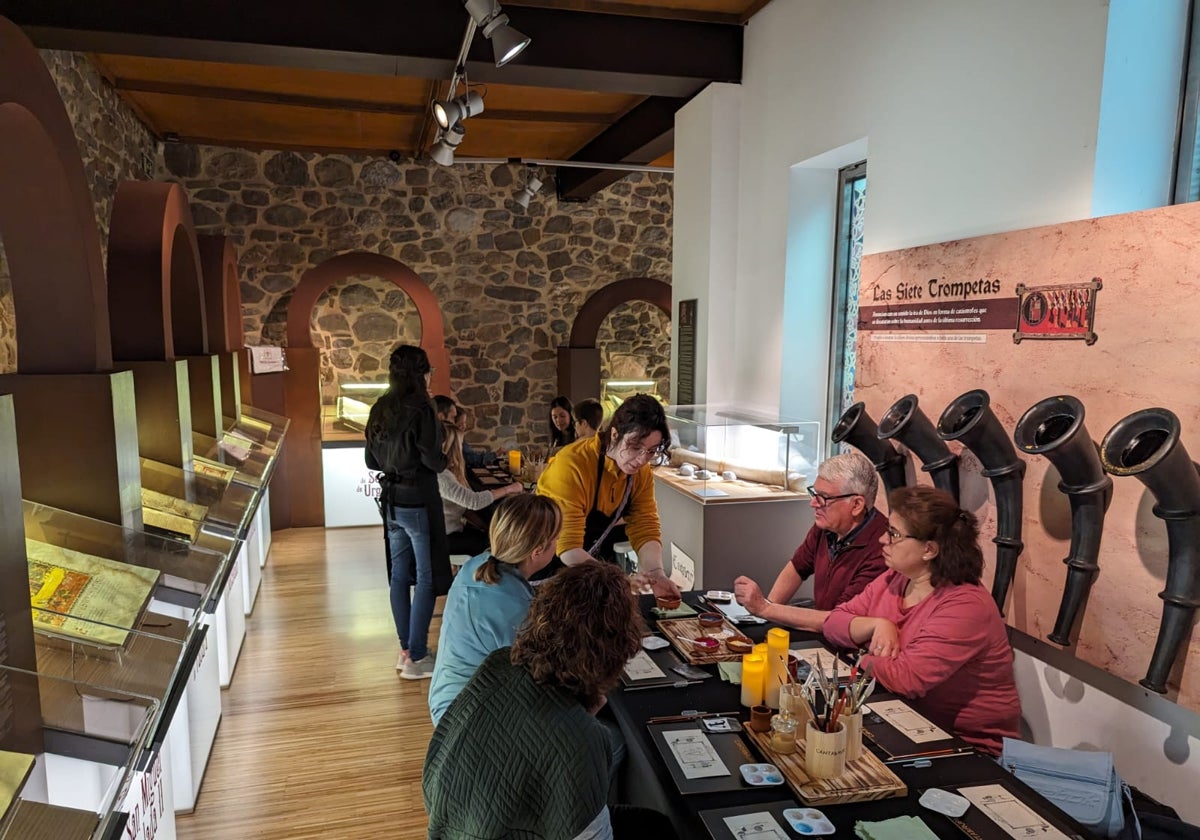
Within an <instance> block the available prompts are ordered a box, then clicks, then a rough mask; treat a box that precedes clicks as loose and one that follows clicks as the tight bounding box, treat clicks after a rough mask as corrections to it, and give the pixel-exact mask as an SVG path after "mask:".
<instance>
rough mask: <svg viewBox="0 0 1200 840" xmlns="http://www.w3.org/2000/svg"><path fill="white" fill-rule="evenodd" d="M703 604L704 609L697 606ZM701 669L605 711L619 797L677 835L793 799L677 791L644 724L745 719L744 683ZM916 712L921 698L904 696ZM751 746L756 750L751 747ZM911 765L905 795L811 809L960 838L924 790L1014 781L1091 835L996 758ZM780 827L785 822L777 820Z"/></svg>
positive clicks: (761, 630) (782, 790) (799, 634)
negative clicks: (905, 821)
mask: <svg viewBox="0 0 1200 840" xmlns="http://www.w3.org/2000/svg"><path fill="white" fill-rule="evenodd" d="M698 595H699V593H695V592H689V593H685V594H684V600H685V602H687V603H689V604H691V605H693V606H697V605H698V601H697V599H698ZM642 607H643V611H644V613H645V615H646V617H647V623H648V624H649V626H650V627H651V628H653V627H654V619H653V617H652V616H651V613H650V610H651V608H652V607H653V598H651V597H650V596H643V597H642ZM701 608H703V607H701ZM772 626H774V625H768V624H760V625H749V626H742V627H741V630H742V631H743V632H744V633H745V634H746V635H747V636H749V637H750V638H752V639H754V640H755V641H756V642H759V641H763V640H764V639H765V638H766V633H767V630H768V629H769V628H770V627H772ZM790 633H791V639H792V647H796V646H797V643H801V642H805V641H809V642H811V641H813V640H818V639H820V636H819V635H817V634H815V633H808V632H804V631H801V630H790ZM705 670H708V671H711V672H713V673H714V676H713V677H711V678H709V679H706V680H704V681H703V682H700V683H696V684H693V685H689V686H687V687H684V688H657V689H654V688H651V689H639V690H634V691H629V690H625V689H622V688H617V689H615V690H614V691H613V692H612V694H610V695H609V698H608V705H607V707H606V708H607V709H608V713H609V714H611V716H612V717H613V718H614V719H615V720H616V722H617V724H619V726H620V728H621V733H622V735H623V736H624V738H625V744H626V753H627V754H626V758H625V763H624V765H623V767H622V768H621V771H620V776H619V780H618V781H619V786H618V794H619V801H621V802H624V803H628V804H632V805H640V806H643V807H648V808H654V809H655V810H658V811H661V812H662V813H664V814H666V815H668V816H669V817H670V818H671V821H672V823H673V824H674V825H675V829H676V831H677V832H678V833H679V836H680V837H681V838H689V840H690V838H705V837H708V836H709V833H708V831H707V829H706V828H705V827H704V824H703V822H702V820H701V818H700V816H699V814H700V812H701V811H708V810H712V809H716V808H730V807H734V806H747V805H757V804H765V803H770V802H777V801H779V800H782V799H795V797H794V795H793V794H792V791H791V789H790V788H788V787H786V786H784V787H760V788H755V787H750V786H748V785H747V786H746V787H744V788H743V789H740V790H736V791H730V792H726V793H708V794H695V795H689V796H684V795H682V794H680V793H679V792H678V790H677V788H676V786H675V783H674V781H673V780H672V779H671V774H670V772H669V771H668V770H667V767H666V765H665V764H664V763H663V759H662V757H661V756H660V754H659V752H658V749H657V748H656V747H655V746H654V744H653V742H652V741H651V738H650V732H649V730H648V729H647V721H648V720H649V719H650V718H654V717H665V716H668V715H678V714H680V713H682V712H685V711H687V710H696V711H701V712H734V713H735V716H736V717H738V719H740V720H742V721H743V723H744V722H745V721H746V720H747V719H748V718H749V713H748V710H746V709H744V708H743V707H742V706H741V703H740V700H741V688H740V686H736V685H732V684H730V683H727V682H724V681H723V680H721V678H720V677H719V676H717V675H715V674H716V666H707V667H706V668H705ZM908 702H910V703H911V705H913V706H914V707H915V708H916V709H917V710H918V711H919V710H920V704H919V702H913V701H908ZM751 751H752V752H756V751H755V750H754V748H753V745H751ZM911 764H912V763H911V762H906V763H903V764H894V765H891V769H892V771H893V772H895V773H896V775H897V776H899V777H900V778H901V780H903V781H904V783H905V784H906V785H907V786H908V790H909V793H908V795H907V796H905V797H898V798H895V799H882V800H877V801H874V802H858V803H850V804H846V805H818V806H815V807H817V808H818V809H819V810H821V811H822V812H824V814H825V815H826V816H827V817H828V818H829V820H830V821H831V822H833V824H834V827H835V828H836V829H837V834H836V835H835V836H837V837H848V836H853V833H854V823H855V822H858V821H859V820H864V821H876V820H886V819H890V818H892V817H898V816H902V815H906V814H912V815H917V816H920V817H921V818H922V819H923V820H924V821H925V824H926V825H928V826H929V828H930V829H931V830H932V831H933V832H934V834H936V835H937V836H938V837H944V838H947V840H961V838H963V837H964V836H965V835H964V833H963V832H962V830H961V829H959V828H958V827H957V826H955V825H954V823H952V822H951V821H950V820H949V819H948V818H946V817H944V816H942V815H940V814H937V813H935V812H933V811H930V810H928V809H926V808H924V807H922V806H921V805H920V804H919V803H918V802H917V800H918V798H919V797H920V795H921V793H922V792H923V791H924V790H926V789H927V788H931V787H946V786H951V785H953V786H957V785H962V784H970V783H985V782H989V781H995V780H999V779H1004V780H1006V782H1011V783H1013V784H1015V786H1016V787H1015V789H1017V790H1019V791H1020V795H1021V797H1022V799H1024V800H1025V801H1026V802H1028V803H1030V804H1033V805H1035V806H1036V807H1038V809H1039V810H1042V811H1043V813H1048V814H1052V818H1053V819H1054V820H1055V822H1059V823H1061V828H1062V829H1064V831H1066V833H1067V834H1068V836H1070V835H1072V834H1075V835H1078V836H1080V837H1090V836H1091V835H1090V834H1089V833H1088V832H1087V831H1086V830H1085V829H1084V828H1083V827H1082V826H1080V825H1079V824H1078V823H1076V822H1074V821H1073V820H1071V818H1070V817H1068V816H1067V815H1066V814H1063V813H1062V812H1061V811H1059V810H1058V809H1057V808H1055V807H1054V806H1053V805H1051V804H1050V803H1049V802H1046V800H1044V799H1042V798H1041V797H1040V796H1038V794H1037V793H1036V792H1034V791H1032V790H1030V789H1029V788H1028V787H1026V786H1025V785H1023V784H1021V783H1020V782H1019V781H1017V780H1015V779H1014V777H1012V776H1011V775H1010V774H1009V773H1008V772H1007V771H1005V770H1004V768H1002V767H1001V766H1000V765H999V764H997V763H996V761H995V760H994V759H992V758H990V757H988V756H984V755H980V754H975V753H967V754H963V755H960V756H954V757H950V758H938V759H934V760H932V761H930V762H929V766H928V767H914V766H911ZM802 805H803V803H800V802H799V801H798V800H797V801H796V804H795V806H793V807H801V806H802ZM781 824H783V823H782V822H781Z"/></svg>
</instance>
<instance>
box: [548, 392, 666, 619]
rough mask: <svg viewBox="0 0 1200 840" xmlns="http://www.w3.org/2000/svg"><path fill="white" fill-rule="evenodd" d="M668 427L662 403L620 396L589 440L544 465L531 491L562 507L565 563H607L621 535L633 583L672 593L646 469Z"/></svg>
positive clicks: (659, 452)
mask: <svg viewBox="0 0 1200 840" xmlns="http://www.w3.org/2000/svg"><path fill="white" fill-rule="evenodd" d="M670 440H671V432H670V430H669V429H668V428H667V416H666V414H665V413H664V412H663V408H662V405H661V404H660V403H659V402H658V401H657V400H655V399H654V398H653V397H650V396H647V395H646V394H636V395H634V396H632V397H630V398H629V399H627V400H625V402H623V403H622V404H621V406H620V408H618V409H617V410H616V412H615V413H614V414H613V416H612V420H610V421H609V423H608V424H607V425H606V426H605V427H604V428H603V429H601V430H600V433H599V434H597V435H596V436H595V437H591V438H587V439H585V440H580V441H576V442H575V443H573V444H571V445H569V446H567V447H565V448H563V449H562V450H561V451H560V452H559V453H558V454H557V455H555V456H554V458H553V459H552V460H551V461H550V462H549V463H548V464H547V465H546V470H545V472H543V473H542V477H541V478H540V479H539V480H538V493H540V494H541V495H543V496H549V497H550V498H552V499H554V501H555V502H557V503H558V507H559V509H560V510H561V511H562V516H563V522H562V530H561V531H560V532H559V536H558V555H559V557H560V558H561V559H562V562H563V563H565V564H566V565H568V566H574V565H576V564H577V563H582V562H585V561H587V560H589V559H597V560H609V561H611V560H613V559H614V553H613V545H614V544H615V543H617V542H621V541H624V540H628V541H629V542H630V543H631V544H632V545H633V550H634V551H636V552H637V556H638V570H639V578H640V580H638V581H637V583H639V584H649V585H650V586H651V587H652V588H653V589H654V592H655V594H657V595H672V596H678V595H679V587H677V586H676V585H675V584H674V583H673V582H672V581H671V579H670V578H668V577H667V575H666V572H665V571H664V569H663V556H662V528H661V526H660V525H659V522H658V504H657V503H656V502H655V500H654V477H653V475H652V474H651V467H652V466H653V465H654V464H656V463H659V462H660V461H661V460H662V459H663V458H664V457H665V456H666V453H667V449H668V447H669V445H670Z"/></svg>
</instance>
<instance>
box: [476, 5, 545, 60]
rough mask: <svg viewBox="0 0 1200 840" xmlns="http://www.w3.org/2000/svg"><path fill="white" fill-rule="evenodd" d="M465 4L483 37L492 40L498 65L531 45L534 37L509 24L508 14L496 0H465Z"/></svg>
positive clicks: (493, 52) (511, 58) (493, 51)
mask: <svg viewBox="0 0 1200 840" xmlns="http://www.w3.org/2000/svg"><path fill="white" fill-rule="evenodd" d="M463 5H465V6H466V7H467V11H468V12H469V13H470V15H471V18H472V19H473V20H474V21H475V25H476V26H478V27H479V29H480V30H481V31H482V32H483V37H485V38H487V39H488V40H489V41H491V42H492V55H493V56H494V57H495V59H496V66H497V67H503V66H504V65H505V64H508V62H510V61H512V60H513V59H514V58H516V57H517V56H518V55H520V54H521V52H522V51H523V50H524V49H525V48H526V47H528V46H529V42H530V41H531V40H532V39H531V38H530V37H529V36H528V35H523V34H521V33H520V32H518V31H517V30H515V29H513V28H512V27H511V26H509V25H508V15H506V14H504V12H503V11H502V10H501V8H500V4H499V3H498V2H496V0H463Z"/></svg>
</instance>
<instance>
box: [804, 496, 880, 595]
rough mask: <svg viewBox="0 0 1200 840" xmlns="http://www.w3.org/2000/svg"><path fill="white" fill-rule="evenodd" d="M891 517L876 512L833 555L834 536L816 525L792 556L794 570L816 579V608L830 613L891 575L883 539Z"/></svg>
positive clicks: (814, 582) (840, 543)
mask: <svg viewBox="0 0 1200 840" xmlns="http://www.w3.org/2000/svg"><path fill="white" fill-rule="evenodd" d="M887 527H888V520H887V517H886V516H884V515H883V514H881V513H880V512H879V511H877V510H875V509H874V508H872V509H871V512H870V513H869V514H868V515H867V518H866V519H865V520H863V522H862V524H861V525H859V526H858V530H856V531H851V532H850V533H849V534H847V535H846V538H845V539H844V540H841V541H840V542H838V543H837V548H836V549H835V551H834V552H833V554H832V556H831V554H830V551H829V543H830V541H831V540H830V538H831V537H834V535H833V533H831V532H830V531H826V530H825V529H824V528H818V527H817V526H816V525H814V526H812V528H810V529H809V530H808V536H806V537H805V538H804V542H802V543H800V547H799V548H797V549H796V553H795V554H793V555H792V568H794V569H795V570H796V573H797V574H799V575H800V579H801V580H806V579H807V578H808V577H809V576H810V575H815V577H814V578H813V607H815V608H816V609H818V610H825V611H829V610H831V609H833V608H834V607H836V606H837V605H838V604H840V603H842V602H843V601H849V600H850V599H851V598H853V597H854V596H855V595H857V594H858V593H859V592H862V591H863V590H864V589H865V588H866V586H867V584H868V583H870V582H871V581H873V580H875V578H877V577H879V576H880V575H881V574H883V573H884V572H886V571H887V566H886V565H885V564H884V562H883V546H882V545H880V543H879V538H880V537H881V536H882V535H883V532H884V531H886V530H887Z"/></svg>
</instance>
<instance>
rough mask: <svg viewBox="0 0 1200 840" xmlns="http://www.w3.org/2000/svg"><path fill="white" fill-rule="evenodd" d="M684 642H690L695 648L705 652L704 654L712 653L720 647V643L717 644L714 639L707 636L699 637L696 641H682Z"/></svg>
mask: <svg viewBox="0 0 1200 840" xmlns="http://www.w3.org/2000/svg"><path fill="white" fill-rule="evenodd" d="M684 641H686V642H691V643H692V644H693V645H695V646H696V647H697V648H699V649H700V650H702V651H705V652H706V653H712V652H713V651H715V650H716V649H717V648H719V647H720V646H721V643H720V642H718V641H717V640H716V639H712V638H709V637H708V636H701V637H700V638H698V639H684Z"/></svg>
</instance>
